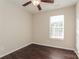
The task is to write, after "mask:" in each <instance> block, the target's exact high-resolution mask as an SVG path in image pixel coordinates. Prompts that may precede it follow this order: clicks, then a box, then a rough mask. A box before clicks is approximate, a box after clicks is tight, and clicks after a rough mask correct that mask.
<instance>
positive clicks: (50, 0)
mask: <svg viewBox="0 0 79 59" xmlns="http://www.w3.org/2000/svg"><path fill="white" fill-rule="evenodd" d="M41 2H44V3H54V0H31V1H28V2H26V3H25V4H23V6H27V5H29V4H31V3H33V5H34V6H37V8H38V10H42V8H41V6H40V3H41Z"/></svg>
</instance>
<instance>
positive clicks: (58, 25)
mask: <svg viewBox="0 0 79 59" xmlns="http://www.w3.org/2000/svg"><path fill="white" fill-rule="evenodd" d="M49 35H50V38H56V39H64V15H57V16H51V17H50V30H49Z"/></svg>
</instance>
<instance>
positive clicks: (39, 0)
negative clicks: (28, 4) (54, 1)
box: [31, 0, 41, 6]
mask: <svg viewBox="0 0 79 59" xmlns="http://www.w3.org/2000/svg"><path fill="white" fill-rule="evenodd" d="M31 1H32V3H33V5H34V6H37V5H39V4H40V2H41V0H31Z"/></svg>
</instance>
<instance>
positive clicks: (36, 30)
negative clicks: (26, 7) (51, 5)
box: [33, 6, 75, 50]
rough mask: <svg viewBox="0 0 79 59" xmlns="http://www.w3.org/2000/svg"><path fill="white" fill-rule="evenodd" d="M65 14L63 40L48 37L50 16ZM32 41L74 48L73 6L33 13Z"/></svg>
mask: <svg viewBox="0 0 79 59" xmlns="http://www.w3.org/2000/svg"><path fill="white" fill-rule="evenodd" d="M55 15H64V16H65V20H64V22H65V37H64V40H57V39H50V38H49V35H48V30H49V20H50V16H55ZM33 42H35V43H37V44H41V45H47V46H53V47H59V48H64V49H72V50H74V49H75V6H70V7H66V8H62V9H58V10H52V11H50V12H43V13H39V14H34V15H33Z"/></svg>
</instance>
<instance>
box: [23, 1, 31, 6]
mask: <svg viewBox="0 0 79 59" xmlns="http://www.w3.org/2000/svg"><path fill="white" fill-rule="evenodd" d="M31 3H32V2H31V1H29V2H27V3H25V4H23V6H27V5H29V4H31Z"/></svg>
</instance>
